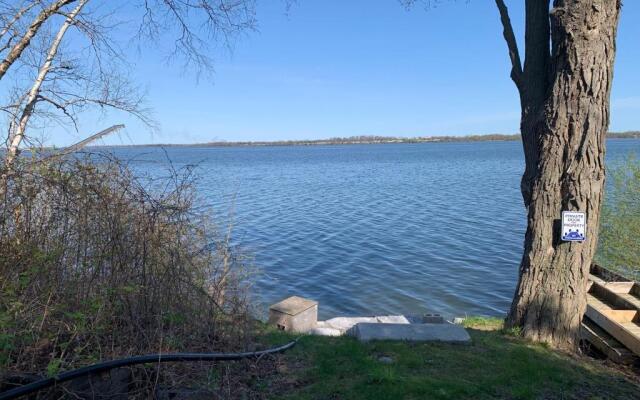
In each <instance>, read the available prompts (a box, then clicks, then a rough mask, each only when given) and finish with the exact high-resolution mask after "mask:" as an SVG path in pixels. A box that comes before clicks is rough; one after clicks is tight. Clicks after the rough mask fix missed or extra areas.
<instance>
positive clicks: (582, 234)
mask: <svg viewBox="0 0 640 400" xmlns="http://www.w3.org/2000/svg"><path fill="white" fill-rule="evenodd" d="M586 236H587V217H586V215H585V213H583V212H579V211H563V212H562V240H564V241H568V242H582V241H583V240H585V239H586Z"/></svg>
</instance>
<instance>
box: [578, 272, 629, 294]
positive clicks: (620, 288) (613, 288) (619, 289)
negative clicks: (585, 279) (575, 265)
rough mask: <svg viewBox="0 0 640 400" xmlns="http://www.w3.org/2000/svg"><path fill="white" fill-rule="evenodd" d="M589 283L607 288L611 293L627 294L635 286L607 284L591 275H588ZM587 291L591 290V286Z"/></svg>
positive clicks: (617, 283) (626, 283)
mask: <svg viewBox="0 0 640 400" xmlns="http://www.w3.org/2000/svg"><path fill="white" fill-rule="evenodd" d="M589 281H590V282H593V283H596V284H598V285H600V286H602V287H605V288H607V290H609V291H610V292H612V293H629V292H631V289H632V288H633V286H634V285H635V282H607V281H605V280H604V279H602V278H600V277H598V276H596V275H593V274H589ZM589 289H591V286H589Z"/></svg>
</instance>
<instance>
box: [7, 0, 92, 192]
mask: <svg viewBox="0 0 640 400" xmlns="http://www.w3.org/2000/svg"><path fill="white" fill-rule="evenodd" d="M87 1H88V0H81V1H80V3H78V5H77V6H76V8H74V9H73V11H71V12H70V13H69V15H67V18H66V19H65V21H64V23H63V24H62V26H61V27H60V30H58V33H57V34H56V36H55V37H54V39H53V42H51V46H50V47H49V51H48V52H47V57H46V58H45V60H44V62H43V64H42V66H41V67H40V70H39V71H38V76H37V77H36V79H35V81H34V82H33V86H31V89H29V92H28V94H27V97H26V100H25V106H24V109H23V111H22V113H21V115H20V118H19V119H18V120H17V123H16V124H15V128H14V131H13V132H11V133H10V137H9V146H8V148H7V154H6V156H5V170H4V173H3V175H2V176H1V177H0V195H4V192H5V189H6V183H7V178H8V177H9V176H10V175H11V173H12V167H13V163H14V161H15V158H16V157H17V155H18V150H19V148H20V144H21V143H22V141H23V140H24V134H25V131H26V129H27V124H28V122H29V119H30V118H31V116H32V115H33V112H34V109H35V105H36V103H37V101H38V94H39V93H40V88H41V87H42V83H43V82H44V80H45V78H46V77H47V74H48V73H49V71H50V70H51V65H52V63H53V60H54V58H55V57H56V54H58V49H59V48H60V43H62V39H63V38H64V35H65V33H66V32H67V30H68V29H69V27H70V26H71V25H72V24H73V23H74V18H75V17H76V16H77V15H78V13H79V12H80V11H81V10H82V7H84V5H85V4H86V3H87Z"/></svg>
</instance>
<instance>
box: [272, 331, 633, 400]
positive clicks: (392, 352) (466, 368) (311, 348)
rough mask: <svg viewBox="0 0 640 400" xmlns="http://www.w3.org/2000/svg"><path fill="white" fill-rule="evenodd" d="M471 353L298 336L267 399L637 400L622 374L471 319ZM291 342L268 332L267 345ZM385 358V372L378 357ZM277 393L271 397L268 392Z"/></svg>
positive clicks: (431, 345) (427, 346)
mask: <svg viewBox="0 0 640 400" xmlns="http://www.w3.org/2000/svg"><path fill="white" fill-rule="evenodd" d="M465 325H466V327H467V328H468V330H469V333H470V335H471V337H472V339H473V344H471V345H453V344H438V343H421V344H420V343H407V342H372V343H367V344H363V343H360V342H358V341H357V340H355V339H353V338H349V337H339V338H328V337H315V336H303V337H301V338H300V341H299V342H298V344H297V345H296V347H294V348H293V349H292V350H290V351H289V352H287V353H286V354H285V355H283V356H282V360H281V361H280V362H281V364H282V365H281V367H280V368H279V369H278V371H279V373H278V375H277V377H276V378H274V379H277V380H279V382H280V384H277V383H273V384H271V385H267V386H268V387H270V388H271V389H270V390H272V392H271V393H269V394H267V397H270V398H284V399H367V400H375V399H638V398H640V387H639V386H637V384H636V383H632V382H630V381H628V380H627V379H625V378H624V376H623V375H622V373H621V372H619V371H616V370H614V369H612V368H608V367H605V366H604V365H603V364H602V363H601V362H598V361H594V360H591V359H587V358H586V357H580V358H578V357H572V356H568V355H565V354H561V353H558V352H554V351H552V350H550V349H547V348H546V347H544V346H541V345H534V344H531V343H528V342H526V341H524V340H522V339H519V338H516V337H515V336H513V335H511V334H508V333H505V332H503V331H501V330H500V329H501V326H502V323H501V321H500V320H497V319H482V318H472V319H468V320H467V321H465ZM289 338H290V336H288V335H286V334H283V333H280V332H270V333H268V334H267V335H266V340H267V341H268V342H269V343H271V344H274V343H282V342H284V341H286V340H287V339H289ZM383 356H385V357H391V358H392V359H393V362H392V363H391V364H385V363H383V362H381V361H380V357H383ZM273 391H275V392H273Z"/></svg>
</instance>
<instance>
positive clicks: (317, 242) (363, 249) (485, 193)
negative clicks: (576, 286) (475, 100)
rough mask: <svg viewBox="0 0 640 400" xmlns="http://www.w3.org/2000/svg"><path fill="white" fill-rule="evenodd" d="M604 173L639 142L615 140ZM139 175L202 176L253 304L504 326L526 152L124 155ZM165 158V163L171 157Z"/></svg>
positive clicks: (418, 148)
mask: <svg viewBox="0 0 640 400" xmlns="http://www.w3.org/2000/svg"><path fill="white" fill-rule="evenodd" d="M607 144H608V149H607V163H608V165H611V164H613V163H616V162H618V161H620V160H621V159H622V158H624V157H625V156H626V155H627V154H629V153H630V152H635V153H640V140H626V139H620V140H609V141H608V143H607ZM114 151H115V153H116V154H117V155H118V156H119V157H121V158H123V159H128V160H131V164H132V165H133V166H134V167H135V168H136V169H137V170H138V171H140V172H148V173H150V174H158V173H159V172H158V171H161V170H162V169H163V168H162V165H163V164H166V163H167V157H168V158H169V159H170V160H171V162H172V163H173V165H174V167H177V168H179V167H183V166H185V165H188V164H196V165H197V166H198V167H197V172H198V175H199V176H200V179H199V183H198V191H199V194H200V195H201V197H202V200H203V201H204V202H206V203H207V204H210V205H213V206H214V208H215V210H216V212H217V213H218V214H219V215H220V217H221V219H222V220H223V219H227V216H228V215H229V213H230V211H231V210H233V215H234V217H233V222H234V225H235V227H234V229H235V240H236V242H237V243H239V244H240V245H241V246H242V247H244V248H245V249H246V250H248V251H249V252H250V253H251V254H252V255H253V258H254V259H253V263H254V264H255V266H256V267H257V268H259V270H260V274H259V275H258V277H257V281H256V283H255V296H256V299H257V300H258V301H260V302H261V303H262V304H263V305H264V306H265V307H263V309H266V305H267V304H270V303H272V302H275V301H277V300H280V299H282V298H284V297H287V296H289V295H300V296H304V297H309V298H311V299H315V300H318V301H319V302H320V316H321V317H323V318H324V317H331V316H336V315H372V314H386V313H392V314H401V313H404V314H421V313H424V312H439V313H442V314H444V315H446V316H448V317H451V316H462V315H465V314H469V315H503V314H504V313H505V312H506V311H507V309H508V307H509V304H510V300H511V296H512V294H513V290H514V288H515V284H516V279H517V270H518V263H519V261H520V257H521V253H522V242H523V236H524V230H525V210H524V207H523V206H522V199H521V196H520V191H519V182H520V175H521V173H522V170H523V156H522V149H521V144H520V143H519V142H482V143H423V144H387V145H346V146H309V147H233V148H223V147H208V148H204V147H203V148H197V147H183V148H178V147H170V148H166V149H164V150H163V149H160V148H151V147H150V148H119V149H115V150H114ZM165 151H166V154H165Z"/></svg>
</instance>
